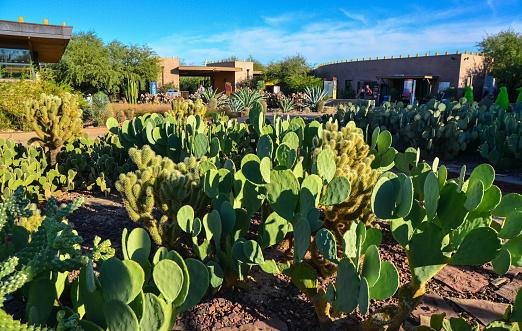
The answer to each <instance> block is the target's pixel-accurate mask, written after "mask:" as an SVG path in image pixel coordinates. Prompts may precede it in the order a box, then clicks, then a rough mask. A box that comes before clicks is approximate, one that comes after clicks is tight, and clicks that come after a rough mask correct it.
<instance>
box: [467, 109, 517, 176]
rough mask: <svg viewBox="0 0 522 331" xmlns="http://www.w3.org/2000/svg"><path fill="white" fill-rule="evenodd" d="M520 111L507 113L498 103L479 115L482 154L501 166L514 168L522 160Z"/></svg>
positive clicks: (478, 127)
mask: <svg viewBox="0 0 522 331" xmlns="http://www.w3.org/2000/svg"><path fill="white" fill-rule="evenodd" d="M521 118H522V117H521V115H520V113H514V112H513V113H507V112H506V111H505V110H504V109H503V108H502V107H500V106H498V105H494V106H490V107H489V109H488V110H487V111H483V112H482V113H481V114H480V117H479V123H478V125H477V127H476V132H477V133H478V135H479V140H480V144H481V145H480V146H479V148H478V150H479V152H480V155H481V156H482V157H484V158H486V159H488V161H489V162H491V163H493V164H497V165H499V166H500V167H501V168H513V167H515V166H517V165H520V161H521V160H522V125H521V124H520V120H521Z"/></svg>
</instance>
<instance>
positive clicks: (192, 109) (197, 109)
mask: <svg viewBox="0 0 522 331" xmlns="http://www.w3.org/2000/svg"><path fill="white" fill-rule="evenodd" d="M171 107H172V110H170V111H167V112H165V116H166V117H167V116H172V117H174V118H175V119H176V120H178V121H180V122H182V121H183V120H184V119H186V118H187V117H189V116H190V115H192V116H196V115H199V116H200V117H202V118H203V117H205V113H206V112H207V106H205V105H204V104H203V101H202V100H201V99H198V100H196V102H194V101H192V100H190V99H189V100H185V99H183V98H178V99H175V100H174V101H172V104H171ZM211 107H214V108H211ZM208 108H209V109H214V110H215V109H216V108H217V100H216V99H215V98H210V99H209V101H208Z"/></svg>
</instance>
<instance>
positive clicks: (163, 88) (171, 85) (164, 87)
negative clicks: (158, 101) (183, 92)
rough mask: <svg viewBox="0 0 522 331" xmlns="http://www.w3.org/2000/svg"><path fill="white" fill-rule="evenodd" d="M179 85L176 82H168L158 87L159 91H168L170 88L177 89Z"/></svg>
mask: <svg viewBox="0 0 522 331" xmlns="http://www.w3.org/2000/svg"><path fill="white" fill-rule="evenodd" d="M177 88H178V86H177V85H176V84H174V82H168V83H167V84H163V85H161V86H160V87H159V88H158V93H167V91H168V90H174V89H177Z"/></svg>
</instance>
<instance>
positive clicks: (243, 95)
mask: <svg viewBox="0 0 522 331" xmlns="http://www.w3.org/2000/svg"><path fill="white" fill-rule="evenodd" d="M232 95H233V98H232V99H235V100H238V101H239V102H241V104H242V109H241V111H242V110H244V108H252V106H253V105H254V104H255V103H256V102H261V101H263V100H265V98H263V96H262V95H261V94H259V92H258V91H256V90H250V89H249V88H240V89H238V90H237V91H236V92H234V93H232ZM231 107H232V105H231ZM232 109H233V108H232Z"/></svg>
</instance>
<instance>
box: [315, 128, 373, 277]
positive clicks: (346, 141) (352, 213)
mask: <svg viewBox="0 0 522 331" xmlns="http://www.w3.org/2000/svg"><path fill="white" fill-rule="evenodd" d="M313 144H314V146H315V150H314V154H313V159H314V162H316V161H317V156H318V155H319V153H320V152H321V151H322V150H323V149H330V150H331V151H332V152H333V155H334V157H335V164H336V166H337V169H336V171H335V175H334V178H335V177H339V176H345V177H346V178H348V180H349V181H350V184H351V192H350V195H349V197H348V199H346V200H345V201H344V202H342V203H340V204H337V205H333V206H327V207H324V210H325V213H326V220H325V222H324V225H323V227H324V228H326V229H328V230H330V231H332V233H333V234H334V235H335V237H336V240H337V242H338V243H342V238H343V235H344V233H345V232H346V231H348V229H350V226H351V224H352V222H353V221H354V220H358V221H359V222H363V223H365V224H366V225H370V224H371V223H372V221H373V219H374V216H373V214H372V211H371V205H370V198H371V193H372V187H373V185H374V184H375V182H376V181H377V178H378V177H379V175H380V172H379V171H376V170H374V169H372V168H371V163H372V161H373V159H374V156H373V155H368V153H369V151H370V148H369V146H368V145H367V144H366V143H365V142H364V137H363V135H362V133H361V132H360V130H359V129H358V128H356V127H355V126H354V125H348V126H345V127H343V128H342V129H341V130H339V126H338V124H337V123H336V122H335V123H332V122H327V123H326V128H325V130H323V137H322V139H321V138H317V137H316V138H314V141H313ZM338 251H339V253H340V254H341V253H342V247H341V245H340V244H339V245H338ZM312 256H313V257H314V261H315V262H316V263H317V264H318V265H322V266H324V265H326V264H327V261H326V260H324V259H322V258H319V255H318V254H317V252H316V250H312ZM323 273H325V274H327V273H328V272H326V271H325V270H323Z"/></svg>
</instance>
